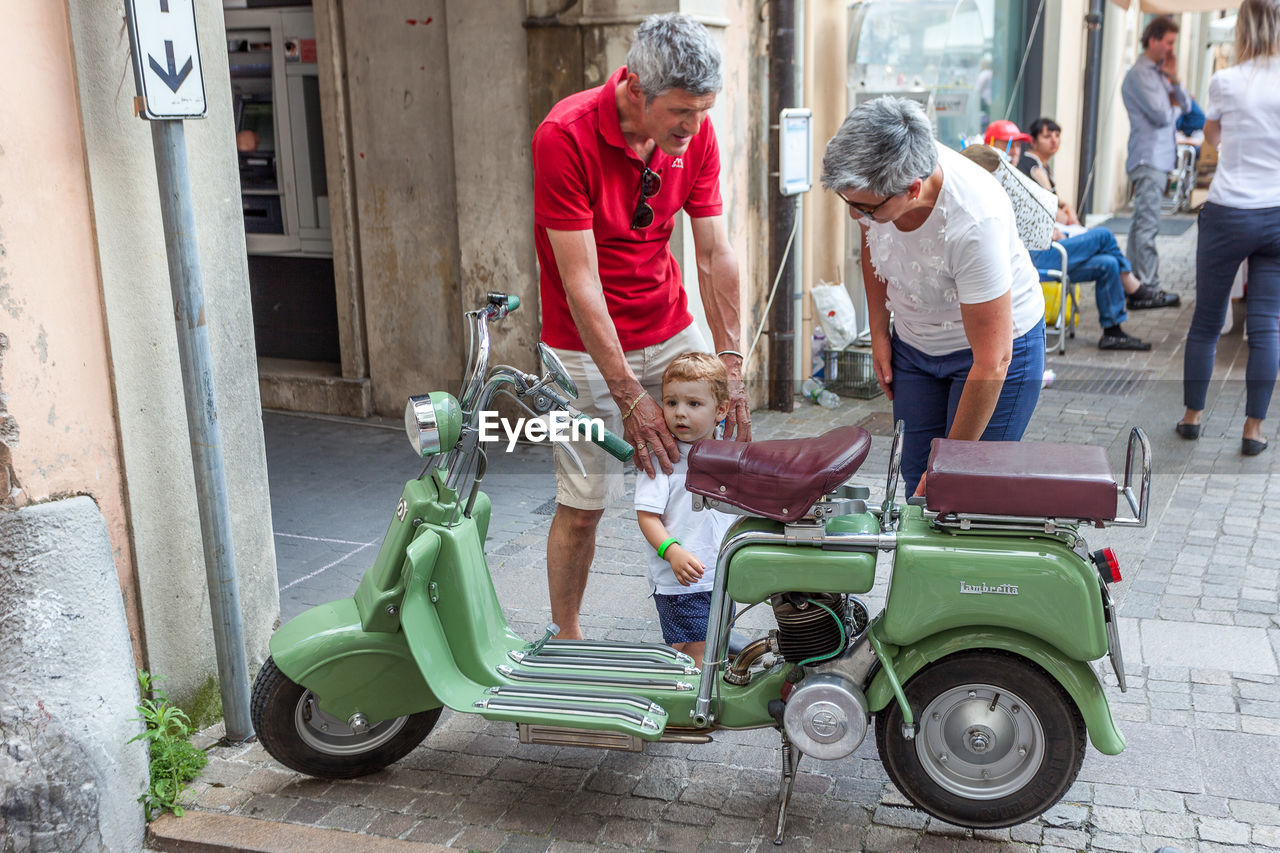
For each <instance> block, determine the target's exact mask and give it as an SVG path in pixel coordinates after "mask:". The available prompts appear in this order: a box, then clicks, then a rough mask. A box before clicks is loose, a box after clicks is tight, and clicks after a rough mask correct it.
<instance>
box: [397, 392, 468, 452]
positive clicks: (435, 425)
mask: <svg viewBox="0 0 1280 853" xmlns="http://www.w3.org/2000/svg"><path fill="white" fill-rule="evenodd" d="M404 431H405V433H406V434H408V436H409V443H410V444H412V445H413V449H414V451H415V452H417V454H418V455H419V456H421V457H427V456H431V455H432V454H435V453H447V452H448V451H450V450H452V449H453V446H454V445H455V444H457V443H458V436H459V434H460V433H461V431H462V408H461V407H460V406H459V405H458V401H457V400H456V399H455V398H454V396H453V395H452V394H450V393H448V392H446V391H432V392H431V393H430V394H422V395H420V396H417V397H410V398H409V402H408V403H406V404H405V407H404Z"/></svg>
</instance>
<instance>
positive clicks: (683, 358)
mask: <svg viewBox="0 0 1280 853" xmlns="http://www.w3.org/2000/svg"><path fill="white" fill-rule="evenodd" d="M668 382H706V383H707V384H708V385H710V386H711V396H712V397H713V398H715V401H716V405H717V406H719V405H721V404H722V403H727V402H729V374H728V373H727V372H726V371H725V369H724V362H723V361H721V360H720V359H718V358H716V357H715V356H714V355H712V354H711V353H709V352H685V353H681V354H680V355H678V356H676V357H675V360H673V361H672V362H671V363H670V364H668V365H667V369H666V370H665V371H663V373H662V386H663V388H665V387H666V385H667V383H668Z"/></svg>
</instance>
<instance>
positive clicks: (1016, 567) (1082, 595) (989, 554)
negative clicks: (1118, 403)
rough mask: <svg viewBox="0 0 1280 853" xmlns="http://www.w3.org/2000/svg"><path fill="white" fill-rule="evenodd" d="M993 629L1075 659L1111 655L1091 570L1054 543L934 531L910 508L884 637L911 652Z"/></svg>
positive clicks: (1045, 538) (1052, 539)
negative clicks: (931, 641)
mask: <svg viewBox="0 0 1280 853" xmlns="http://www.w3.org/2000/svg"><path fill="white" fill-rule="evenodd" d="M983 626H993V627H1001V628H1007V629H1010V630H1013V631H1020V632H1022V633H1025V634H1030V635H1031V636H1033V637H1039V638H1040V639H1042V640H1044V641H1045V642H1046V643H1048V644H1049V645H1051V646H1053V647H1054V648H1056V649H1059V650H1060V651H1061V653H1062V654H1063V655H1065V656H1066V657H1069V658H1072V659H1074V660H1080V661H1089V660H1094V659H1096V658H1099V657H1102V656H1103V655H1105V654H1106V653H1107V631H1106V622H1105V619H1104V616H1103V611H1102V593H1101V591H1100V589H1099V587H1098V577H1097V574H1096V572H1095V571H1094V569H1093V567H1092V566H1089V565H1087V564H1086V563H1085V561H1084V560H1082V559H1080V557H1079V556H1078V555H1076V554H1075V553H1074V552H1073V551H1072V550H1071V549H1070V548H1069V547H1068V546H1067V544H1066V543H1065V542H1063V541H1061V540H1059V539H1057V538H1056V537H1051V536H1037V535H1033V534H1015V533H1002V532H987V531H949V530H942V529H939V528H937V527H935V526H934V525H933V524H931V523H930V522H929V521H927V520H925V519H924V518H923V516H922V515H921V511H920V508H919V507H906V508H905V510H904V512H903V515H902V519H901V523H900V525H899V529H898V548H897V553H896V554H895V557H894V565H893V578H892V580H891V581H890V584H889V596H888V599H887V601H886V603H885V610H884V619H883V622H882V635H883V637H884V639H885V640H886V641H888V642H890V643H893V644H895V645H899V646H909V645H911V644H912V643H915V642H917V641H918V640H921V639H923V638H925V637H928V636H931V635H933V634H937V633H939V632H941V631H947V630H950V629H952V628H963V627H970V628H978V627H983Z"/></svg>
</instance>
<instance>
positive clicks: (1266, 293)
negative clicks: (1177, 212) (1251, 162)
mask: <svg viewBox="0 0 1280 853" xmlns="http://www.w3.org/2000/svg"><path fill="white" fill-rule="evenodd" d="M1197 221H1198V223H1199V226H1200V233H1199V236H1198V237H1197V241H1196V310H1195V313H1194V314H1192V316H1191V328H1190V329H1188V330H1187V348H1186V350H1185V353H1184V355H1183V360H1182V402H1183V404H1184V405H1185V406H1186V407H1187V408H1188V409H1194V410H1196V411H1200V410H1202V409H1204V405H1205V398H1206V397H1207V396H1208V393H1209V380H1210V378H1211V377H1212V376H1213V357H1214V354H1215V350H1216V349H1217V347H1218V337H1219V335H1220V334H1221V333H1222V324H1223V322H1224V321H1225V320H1226V319H1227V311H1228V310H1230V308H1231V285H1232V283H1233V282H1234V281H1235V277H1236V270H1237V269H1239V267H1240V263H1241V262H1242V261H1245V260H1248V261H1249V276H1248V288H1249V293H1248V296H1249V301H1248V311H1247V313H1246V314H1245V321H1244V327H1245V334H1246V335H1247V336H1248V338H1249V361H1248V364H1247V365H1246V366H1245V371H1244V382H1245V407H1244V413H1245V415H1246V416H1248V417H1251V418H1260V419H1261V418H1265V417H1266V416H1267V407H1268V406H1270V404H1271V392H1272V390H1273V389H1274V388H1275V384H1276V373H1277V365H1278V364H1280V207H1266V208H1262V209H1260V210H1240V209H1237V208H1234V207H1224V206H1223V205H1220V204H1213V203H1212V202H1206V203H1205V206H1204V207H1202V208H1201V209H1200V217H1199V219H1198V220H1197Z"/></svg>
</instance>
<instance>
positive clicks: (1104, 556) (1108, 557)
mask: <svg viewBox="0 0 1280 853" xmlns="http://www.w3.org/2000/svg"><path fill="white" fill-rule="evenodd" d="M1089 556H1090V558H1091V559H1092V560H1093V564H1094V565H1095V566H1097V567H1098V574H1099V575H1101V576H1102V579H1103V580H1104V581H1106V582H1107V583H1118V582H1119V581H1121V580H1123V578H1122V577H1120V561H1119V560H1118V559H1117V558H1116V552H1115V551H1112V550H1111V549H1110V548H1103V549H1101V550H1099V551H1094V552H1093V553H1092V554H1090V555H1089Z"/></svg>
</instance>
